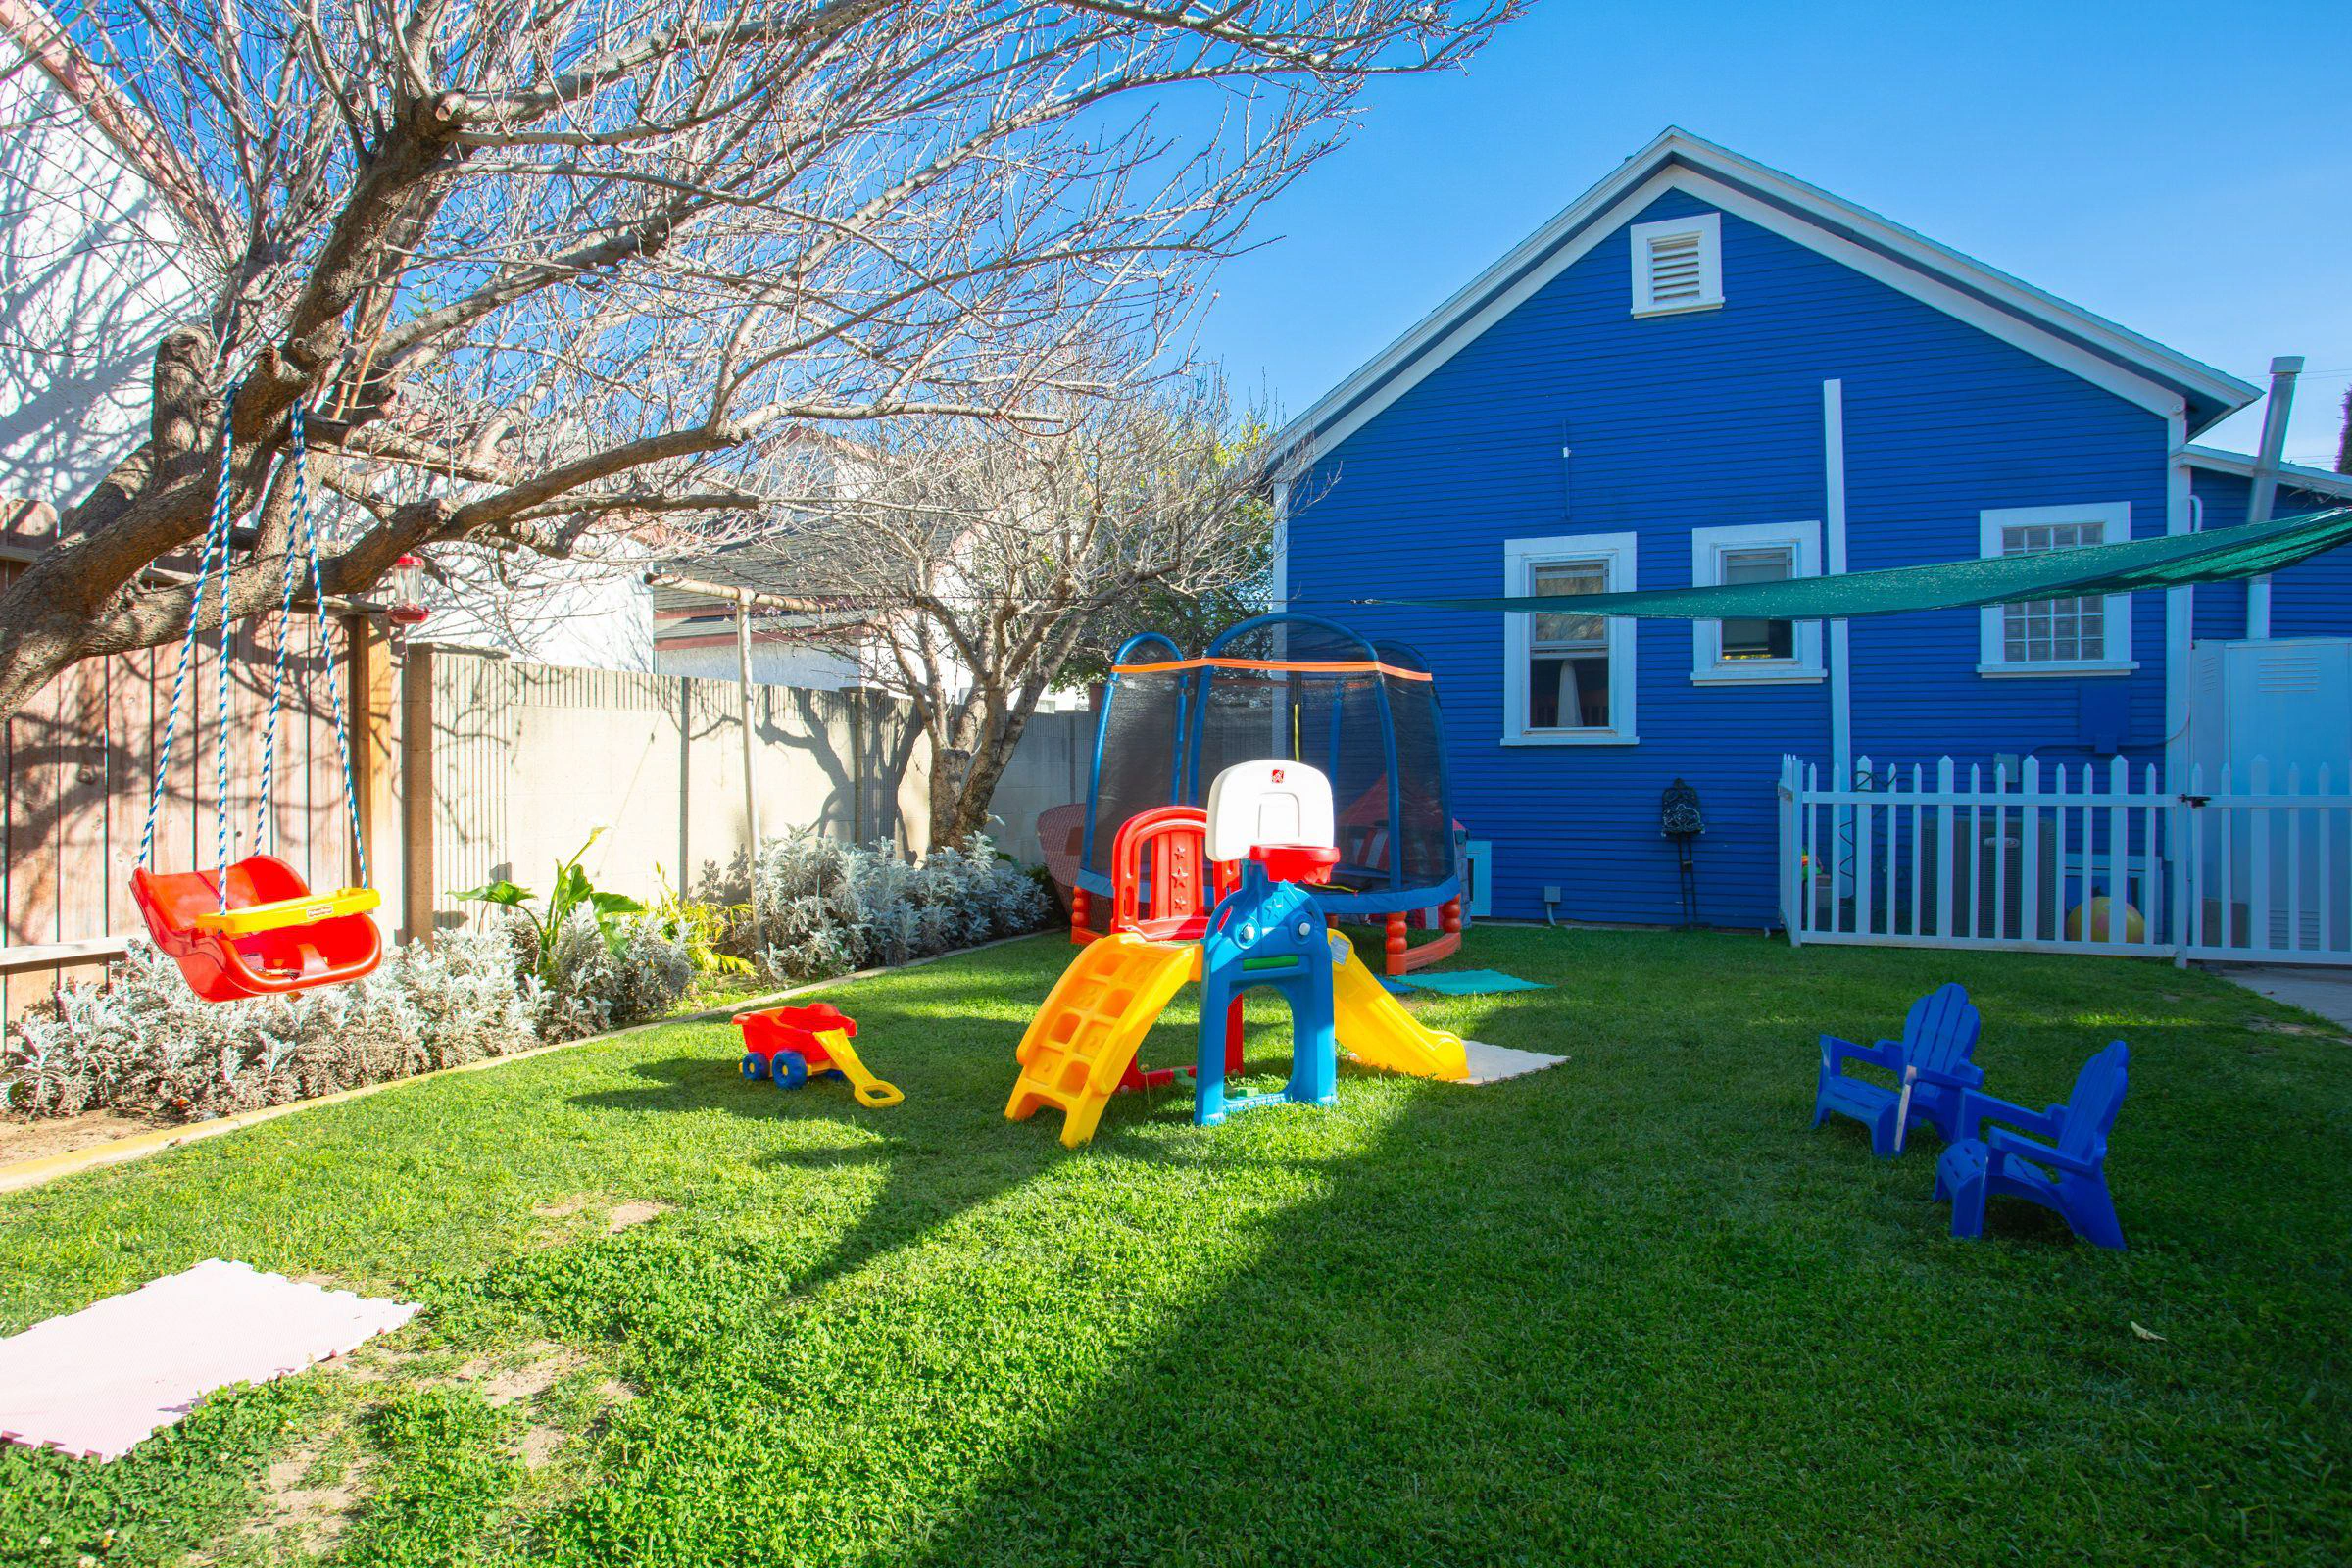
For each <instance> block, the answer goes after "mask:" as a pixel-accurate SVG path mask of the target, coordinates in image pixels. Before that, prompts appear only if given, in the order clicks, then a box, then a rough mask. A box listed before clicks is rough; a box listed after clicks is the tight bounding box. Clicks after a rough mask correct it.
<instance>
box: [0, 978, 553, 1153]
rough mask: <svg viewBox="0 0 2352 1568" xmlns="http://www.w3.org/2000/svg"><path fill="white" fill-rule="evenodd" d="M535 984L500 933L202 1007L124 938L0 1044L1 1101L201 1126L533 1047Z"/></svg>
mask: <svg viewBox="0 0 2352 1568" xmlns="http://www.w3.org/2000/svg"><path fill="white" fill-rule="evenodd" d="M534 991H535V988H534V987H530V986H528V985H526V984H525V983H524V982H522V981H520V980H518V979H517V978H516V976H515V967H514V962H513V959H512V957H511V956H510V950H509V948H508V945H507V943H506V942H505V941H504V939H502V938H497V937H487V936H474V935H467V934H463V933H455V934H452V935H449V936H446V937H444V938H442V939H441V941H440V942H439V943H438V944H436V945H435V946H432V947H426V946H424V945H422V944H412V945H410V946H408V947H406V948H402V949H400V950H399V951H397V952H395V953H394V954H392V955H391V956H389V957H387V958H386V959H385V960H384V963H383V966H382V967H381V968H379V969H377V970H376V971H375V973H373V974H371V975H369V976H368V978H366V979H365V980H362V981H359V982H358V983H357V984H355V985H348V986H335V987H330V988H326V989H323V990H319V991H305V992H297V993H295V994H294V995H291V996H285V997H265V998H257V999H255V1000H253V1001H251V1002H219V1003H215V1002H201V1001H199V1000H197V998H196V995H195V993H193V992H191V991H190V990H189V989H188V988H187V984H186V982H184V981H183V980H181V979H180V976H179V971H178V969H177V968H176V967H174V966H173V965H172V961H171V960H170V959H168V958H166V957H165V956H163V955H161V954H160V953H158V952H156V950H155V949H153V948H151V947H149V946H148V945H147V944H145V943H143V942H140V943H133V944H132V945H131V948H130V952H129V953H128V955H127V956H125V957H124V958H123V961H122V962H121V963H118V964H116V965H114V966H113V967H112V968H111V969H110V970H109V971H108V973H107V978H106V981H105V983H104V984H102V985H76V986H70V987H66V988H64V989H62V990H61V991H60V992H59V993H58V996H57V999H56V1000H55V1002H54V1003H51V1004H49V1005H44V1006H42V1007H38V1008H36V1009H34V1010H32V1011H30V1012H28V1013H26V1014H25V1016H24V1017H23V1018H21V1019H19V1020H18V1022H17V1024H16V1026H15V1028H14V1029H13V1030H12V1031H11V1034H10V1038H9V1042H8V1045H7V1048H6V1050H5V1052H0V1105H4V1106H5V1107H6V1108H7V1109H9V1110H12V1111H14V1112H15V1113H17V1114H19V1115H25V1116H71V1115H73V1114H74V1113H75V1112H77V1111H82V1110H94V1109H99V1108H111V1109H117V1110H128V1111H136V1112H144V1113H148V1114H155V1115H162V1116H165V1117H169V1118H173V1119H186V1120H204V1119H209V1118H211V1117H215V1116H223V1115H227V1114H229V1113H230V1112H233V1111H239V1110H250V1109H253V1108H255V1107H258V1106H262V1105H277V1104H283V1103H286V1102H288V1101H293V1100H304V1099H309V1098H311V1097H314V1096H318V1095H325V1094H332V1093H334V1092H335V1091H337V1090H342V1089H352V1088H357V1087H358V1086H359V1085H361V1084H368V1083H377V1082H381V1081H382V1080H385V1079H388V1078H404V1077H407V1076H408V1075H410V1074H412V1073H417V1072H425V1071H429V1070H431V1069H433V1068H436V1067H453V1066H456V1065H457V1064H459V1063H460V1062H466V1061H472V1060H474V1059H476V1058H477V1057H481V1056H498V1055H504V1054H507V1053H509V1052H512V1051H517V1050H521V1049H523V1048H525V1047H527V1046H530V1045H532V1044H534V1043H535V1041H536V1038H537V1037H536V1035H535V1033H534V1031H533V1023H534V1021H535V1018H536V1015H537V1012H538V1010H539V1000H538V998H537V997H536V996H535V995H534V994H533V993H534Z"/></svg>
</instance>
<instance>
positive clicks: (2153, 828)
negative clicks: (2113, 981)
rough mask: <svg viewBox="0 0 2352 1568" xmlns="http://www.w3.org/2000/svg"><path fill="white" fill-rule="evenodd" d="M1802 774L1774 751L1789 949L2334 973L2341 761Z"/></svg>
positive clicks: (2344, 882)
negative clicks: (2337, 765)
mask: <svg viewBox="0 0 2352 1568" xmlns="http://www.w3.org/2000/svg"><path fill="white" fill-rule="evenodd" d="M1821 772H1822V770H1821V768H1820V766H1819V765H1818V764H1815V763H1810V762H1806V761H1804V760H1801V759H1799V758H1795V757H1787V758H1784V759H1783V760H1782V764H1781V782H1780V870H1781V879H1780V886H1781V894H1780V903H1781V919H1782V922H1783V924H1784V925H1785V926H1786V927H1787V928H1788V931H1789V939H1790V940H1791V941H1792V942H1796V943H1800V944H1801V943H1806V942H1822V943H1844V944H1849V945H1856V944H1858V945H1867V946H1874V947H1929V948H2005V949H2014V950H2025V951H2034V952H2055V953H2104V954H2118V955H2123V956H2137V957H2175V958H2182V959H2186V958H2228V959H2239V960H2247V961H2255V962H2263V963H2336V964H2352V765H2347V766H2346V767H2345V768H2344V769H2343V770H2341V771H2337V770H2335V769H2333V768H2328V767H2322V768H2319V769H2317V770H2316V772H2315V773H2312V774H2308V775H2307V774H2306V773H2305V772H2304V771H2303V770H2302V769H2301V768H2299V767H2290V768H2288V769H2287V770H2286V774H2285V777H2284V778H2283V779H2274V778H2273V777H2272V776H2271V770H2270V768H2269V767H2268V766H2267V765H2266V764H2265V763H2264V762H2263V761H2262V760H2260V759H2257V760H2255V761H2254V762H2253V763H2252V764H2251V765H2250V766H2249V767H2248V768H2247V769H2246V770H2245V773H2244V776H2243V777H2242V778H2239V777H2236V776H2233V774H2232V772H2231V770H2230V769H2229V768H2228V767H2223V768H2222V769H2220V770H2219V773H2218V774H2217V775H2215V776H2213V777H2211V778H2210V779H2209V778H2208V776H2207V775H2206V773H2205V772H2204V770H2203V769H2201V768H2192V769H2190V770H2189V772H2188V774H2187V778H2186V784H2185V787H2184V788H2176V787H2173V786H2172V785H2171V784H2169V783H2167V782H2165V781H2164V780H2163V779H2161V778H2160V775H2159V770H2158V769H2157V768H2156V767H2155V766H2154V765H2153V764H2142V765H2141V766H2139V767H2137V768H2134V767H2132V766H2131V764H2130V763H2128V762H2126V761H2125V760H2123V759H2121V758H2117V759H2115V760H2112V761H2111V762H2109V763H2108V764H2107V765H2106V766H2104V767H2092V766H2089V765H2081V766H2074V767H2067V766H2054V767H2049V768H2044V767H2043V766H2042V764H2041V763H2040V762H2039V761H2038V760H2035V759H2034V758H2027V759H2025V760H2024V761H2023V762H2022V763H2021V764H2020V765H2019V767H2018V768H2017V769H2016V770H2015V772H2012V771H2011V770H2010V769H2009V768H2007V767H2006V766H1996V767H1993V768H1986V767H1985V766H1983V765H1982V764H1971V765H1969V766H1968V768H1967V769H1966V770H1965V773H1963V771H1962V769H1961V768H1960V767H1959V766H1958V765H1957V764H1955V763H1954V762H1953V760H1951V759H1950V758H1948V757H1946V758H1943V759H1940V760H1937V761H1936V763H1935V764H1934V766H1933V767H1929V766H1925V765H1922V764H1917V763H1914V764H1912V765H1910V766H1909V767H1907V768H1906V767H1901V766H1895V765H1891V764H1887V765H1881V764H1877V763H1874V762H1872V761H1871V760H1869V759H1867V758H1864V759H1861V760H1857V761H1856V762H1855V764H1854V769H1853V774H1852V776H1851V777H1850V778H1848V779H1846V780H1843V781H1842V782H1840V781H1839V780H1838V779H1837V778H1836V776H1835V775H1834V774H1833V776H1832V777H1831V778H1830V780H1829V781H1828V783H1827V785H1826V786H1825V784H1824V782H1823V780H1822V776H1821Z"/></svg>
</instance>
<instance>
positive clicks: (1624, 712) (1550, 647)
mask: <svg viewBox="0 0 2352 1568" xmlns="http://www.w3.org/2000/svg"><path fill="white" fill-rule="evenodd" d="M1633 586H1634V536H1633V535H1632V534H1630V533H1605V534H1571V535H1566V536H1563V537H1560V538H1553V539H1513V540H1511V541H1509V542H1508V543H1507V544H1506V545H1504V547H1503V588H1504V591H1505V592H1507V593H1510V594H1513V595H1524V594H1540V595H1544V596H1546V597H1553V596H1559V597H1567V598H1576V597H1581V596H1583V595H1586V594H1601V593H1622V592H1625V591H1627V590H1629V589H1631V588H1632V587H1633ZM1634 637H1635V633H1634V623H1633V622H1632V621H1631V620H1628V619H1625V618H1623V617H1610V616H1604V615H1581V614H1578V613H1576V612H1575V610H1574V608H1573V607H1569V606H1562V607H1560V608H1557V609H1545V610H1542V611H1537V612H1532V613H1515V614H1511V615H1507V616H1505V617H1504V632H1503V646H1504V656H1503V657H1504V661H1505V663H1504V668H1503V714H1502V740H1503V743H1504V744H1505V745H1519V746H1630V745H1632V744H1633V743H1634V741H1635V738H1636V737H1635V734H1634V646H1635V645H1634Z"/></svg>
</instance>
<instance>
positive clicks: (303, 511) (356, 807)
mask: <svg viewBox="0 0 2352 1568" xmlns="http://www.w3.org/2000/svg"><path fill="white" fill-rule="evenodd" d="M308 452H309V449H308V448H307V447H305V446H304V445H303V439H302V405H301V404H299V403H297V404H295V405H294V515H295V516H296V517H297V518H299V519H300V520H301V523H302V546H303V551H304V553H305V554H306V555H308V556H309V557H310V560H311V593H312V595H313V598H314V600H315V602H316V603H317V605H318V612H317V613H318V616H319V627H320V629H321V630H323V629H324V628H325V625H326V575H325V573H324V572H322V571H320V570H319V529H318V527H317V525H316V524H315V523H314V522H313V521H312V518H311V491H310V458H309V456H308ZM288 543H289V545H290V544H291V543H292V541H288ZM286 555H287V560H288V563H289V564H291V562H292V559H293V551H292V550H291V549H289V550H288V551H287V552H286ZM286 592H287V599H286V603H287V606H288V608H289V609H291V607H292V605H293V590H292V589H291V588H288V589H287V591H286ZM352 635H353V636H355V637H356V636H360V635H362V633H361V632H359V631H358V630H357V629H356V628H355V629H354V630H353V632H352ZM324 642H325V639H324V638H321V639H320V645H321V646H324ZM278 657H279V658H281V659H282V658H284V657H285V655H284V645H283V642H282V640H281V642H280V645H279V655H278ZM326 700H327V705H328V707H329V708H330V709H331V710H332V711H333V713H334V719H335V751H336V754H337V755H338V756H340V757H341V759H342V760H343V809H344V812H345V814H346V815H347V816H349V818H350V819H351V853H352V855H353V856H354V857H355V858H356V861H357V866H358V869H359V873H360V883H359V885H360V886H361V887H366V886H368V839H367V836H366V835H365V834H363V833H362V832H361V831H360V790H359V781H358V780H357V779H355V778H354V777H353V776H352V771H351V725H350V724H348V723H346V722H345V721H344V717H343V687H342V684H341V682H339V681H337V680H336V678H335V658H334V655H333V654H332V653H331V652H330V653H329V654H328V655H327V657H326ZM276 719H277V702H276V698H275V696H274V694H273V695H272V696H271V699H270V721H271V723H272V724H274V723H275V722H276ZM269 780H270V759H269V755H268V753H267V752H265V753H264V754H263V758H262V791H263V794H264V796H265V797H267V795H268V793H269V789H270V783H269Z"/></svg>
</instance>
